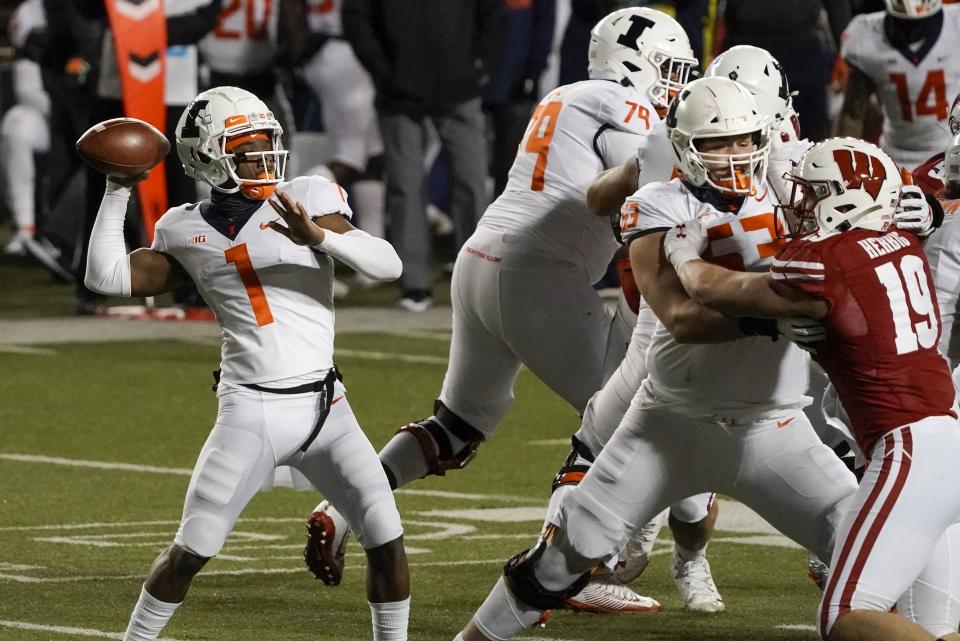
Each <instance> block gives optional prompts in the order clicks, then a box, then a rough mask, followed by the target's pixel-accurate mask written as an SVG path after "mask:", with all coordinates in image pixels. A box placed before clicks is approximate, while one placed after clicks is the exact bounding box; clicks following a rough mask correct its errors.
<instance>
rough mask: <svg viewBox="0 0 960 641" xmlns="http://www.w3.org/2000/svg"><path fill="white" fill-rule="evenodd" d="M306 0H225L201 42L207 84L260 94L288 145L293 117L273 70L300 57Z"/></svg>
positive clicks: (304, 38)
mask: <svg viewBox="0 0 960 641" xmlns="http://www.w3.org/2000/svg"><path fill="white" fill-rule="evenodd" d="M306 20H307V6H306V1H305V0H279V1H278V2H272V1H266V2H247V3H244V4H235V3H231V4H228V5H227V6H226V7H225V8H224V9H223V10H222V11H221V12H220V13H219V15H218V16H217V22H216V25H215V26H214V28H213V31H211V32H210V33H208V34H207V35H206V36H204V38H203V39H202V40H200V42H199V43H198V47H199V49H200V56H201V58H202V60H203V63H204V64H206V65H207V67H208V68H209V70H210V77H209V79H208V82H207V84H208V85H209V86H211V87H239V88H241V89H246V90H247V91H249V92H250V93H252V94H255V95H257V96H260V97H261V99H262V100H263V101H264V103H266V105H267V106H268V107H269V108H270V110H271V111H272V112H273V115H274V117H275V118H276V119H277V121H279V122H280V125H281V126H282V127H283V130H284V144H285V146H289V140H290V139H291V135H290V134H291V132H292V131H293V118H292V116H291V114H290V108H289V105H288V104H287V101H286V97H285V96H284V95H283V91H282V90H281V88H280V85H279V84H278V82H277V76H278V71H280V70H283V69H289V68H292V67H293V66H295V65H296V64H298V63H299V62H300V59H301V58H302V56H303V54H304V52H305V50H306V46H307V41H308V38H309V31H308V30H307V25H306Z"/></svg>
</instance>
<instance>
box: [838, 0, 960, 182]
mask: <svg viewBox="0 0 960 641" xmlns="http://www.w3.org/2000/svg"><path fill="white" fill-rule="evenodd" d="M886 4H887V10H886V12H883V11H879V12H876V13H869V14H861V15H858V16H856V17H854V19H853V21H851V22H850V25H849V26H848V27H847V30H846V31H845V32H844V37H843V44H842V47H841V55H842V56H843V58H844V60H845V61H846V63H847V65H848V66H849V67H850V78H849V81H848V83H847V92H846V95H845V96H844V100H843V108H842V111H841V113H840V118H839V121H838V125H837V133H838V135H840V136H853V137H855V138H859V137H860V136H861V135H862V133H863V117H864V114H865V112H866V109H867V105H868V103H869V100H870V96H871V95H872V94H874V93H875V94H876V95H877V98H878V99H879V101H880V105H881V107H882V110H883V134H882V135H881V137H880V148H881V149H883V150H884V151H885V152H887V153H888V154H889V155H890V157H891V158H893V161H894V162H895V163H897V165H899V166H901V167H906V168H907V169H911V170H912V169H913V168H914V167H916V166H917V165H919V164H920V163H922V162H923V161H925V160H926V159H927V158H929V157H930V156H932V155H933V154H935V153H938V152H940V151H942V149H943V143H942V141H943V140H944V138H946V137H947V135H948V134H947V131H948V129H947V116H948V112H949V109H950V102H949V96H955V95H956V94H957V92H958V91H960V56H957V55H956V42H957V38H960V6H956V5H946V6H941V5H942V3H941V0H886Z"/></svg>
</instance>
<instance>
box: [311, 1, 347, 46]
mask: <svg viewBox="0 0 960 641" xmlns="http://www.w3.org/2000/svg"><path fill="white" fill-rule="evenodd" d="M342 3H343V0H307V26H308V27H309V28H310V31H312V32H313V33H322V34H323V35H325V36H333V37H340V36H342V35H343V25H342V23H341V21H340V6H341V4H342Z"/></svg>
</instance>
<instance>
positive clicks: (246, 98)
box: [177, 87, 288, 200]
mask: <svg viewBox="0 0 960 641" xmlns="http://www.w3.org/2000/svg"><path fill="white" fill-rule="evenodd" d="M282 133H283V128H282V127H281V126H280V123H279V122H277V119H276V118H274V116H273V113H272V112H271V111H270V110H269V109H268V108H267V106H266V105H265V104H264V102H263V101H262V100H260V99H259V98H257V97H256V96H255V95H253V94H252V93H250V92H249V91H245V90H243V89H238V88H237V87H214V88H213V89H208V90H207V91H204V92H203V93H201V94H200V95H199V96H197V97H196V98H194V99H193V102H191V103H190V104H189V105H188V106H187V108H186V109H185V110H184V112H183V115H182V116H180V121H179V122H178V123H177V154H178V155H179V156H180V162H182V163H183V170H184V171H185V172H186V174H187V175H188V176H190V177H191V178H194V179H196V180H200V181H203V182H205V183H208V184H210V185H211V186H212V187H213V188H214V189H216V190H217V191H221V192H226V193H236V192H238V191H242V192H243V193H244V195H246V196H248V197H250V198H253V199H256V200H264V199H266V198H268V197H269V196H270V195H271V194H272V193H273V189H274V188H275V186H276V185H277V183H280V182H283V178H284V172H285V170H286V161H287V154H288V152H287V151H285V150H284V149H283V144H282V143H281V141H280V134H282ZM256 137H265V138H266V139H267V140H269V142H270V150H269V151H262V152H256V153H255V154H253V155H258V156H260V157H261V158H262V159H263V161H264V166H265V167H266V168H267V170H266V171H264V172H262V173H261V174H260V176H259V177H258V178H255V179H249V178H240V177H239V176H238V175H237V172H236V169H237V163H236V159H235V157H234V156H235V154H233V153H231V148H232V147H233V146H235V145H237V144H240V143H243V142H246V141H248V140H253V139H255V138H256ZM270 168H272V170H270Z"/></svg>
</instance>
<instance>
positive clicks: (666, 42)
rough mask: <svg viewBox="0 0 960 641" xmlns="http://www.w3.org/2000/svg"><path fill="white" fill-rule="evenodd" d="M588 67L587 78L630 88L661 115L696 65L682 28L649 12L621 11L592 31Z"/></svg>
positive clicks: (656, 12) (604, 19) (641, 8)
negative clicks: (645, 97)
mask: <svg viewBox="0 0 960 641" xmlns="http://www.w3.org/2000/svg"><path fill="white" fill-rule="evenodd" d="M588 62H589V66H588V67H587V72H588V74H589V76H590V78H606V79H609V80H616V81H617V82H619V83H621V84H622V85H624V86H627V87H633V88H634V89H636V90H637V91H638V92H640V93H642V94H644V95H645V96H647V97H648V98H649V99H650V102H652V103H653V106H654V107H656V108H658V109H663V110H665V109H666V108H667V107H668V106H669V104H670V100H671V98H673V96H675V95H676V94H677V92H679V91H680V89H681V88H682V87H683V85H685V84H686V82H687V80H688V79H689V78H690V72H691V70H692V69H694V68H695V67H696V66H697V65H698V64H699V63H698V61H697V59H696V57H695V56H694V55H693V49H691V48H690V39H689V38H687V34H686V32H684V30H683V27H681V26H680V24H679V23H678V22H677V21H676V20H674V19H673V18H671V17H670V16H668V15H667V14H665V13H663V12H660V11H657V10H655V9H650V8H649V7H632V8H628V9H620V10H619V11H614V12H613V13H611V14H609V15H608V16H606V17H604V18H603V19H602V20H600V22H598V23H597V24H596V25H595V26H594V27H593V29H592V30H591V31H590V49H589V53H588Z"/></svg>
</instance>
